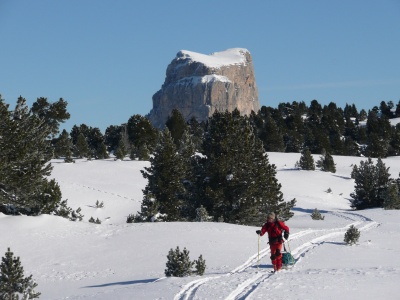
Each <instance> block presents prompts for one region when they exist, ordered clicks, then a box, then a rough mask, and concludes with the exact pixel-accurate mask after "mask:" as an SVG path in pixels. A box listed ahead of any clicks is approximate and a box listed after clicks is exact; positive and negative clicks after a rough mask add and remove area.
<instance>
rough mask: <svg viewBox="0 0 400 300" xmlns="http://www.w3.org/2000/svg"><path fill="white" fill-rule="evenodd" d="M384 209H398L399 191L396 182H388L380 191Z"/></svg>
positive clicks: (399, 207) (399, 204)
mask: <svg viewBox="0 0 400 300" xmlns="http://www.w3.org/2000/svg"><path fill="white" fill-rule="evenodd" d="M382 198H383V208H384V209H400V193H399V187H398V185H397V184H396V183H390V184H389V185H388V187H387V188H386V190H384V191H383V192H382Z"/></svg>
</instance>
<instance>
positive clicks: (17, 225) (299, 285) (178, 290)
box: [0, 153, 400, 300]
mask: <svg viewBox="0 0 400 300" xmlns="http://www.w3.org/2000/svg"><path fill="white" fill-rule="evenodd" d="M268 155H269V159H270V162H271V163H273V164H275V165H276V167H277V178H278V180H279V182H280V183H281V184H282V192H283V193H284V197H285V199H286V200H288V201H289V200H291V199H293V198H296V199H297V205H296V207H295V209H294V213H295V216H294V217H293V218H291V219H290V220H289V221H288V222H286V224H287V225H288V226H289V227H290V229H291V230H290V231H291V234H290V240H289V244H287V247H290V249H291V252H292V254H293V256H294V258H295V259H296V264H295V265H294V267H293V268H292V269H289V270H283V271H281V272H278V273H275V274H271V273H269V272H268V271H269V270H271V264H270V259H269V256H270V254H269V250H268V245H267V239H266V238H265V237H262V238H260V240H258V236H257V235H256V233H255V231H256V230H257V229H259V227H252V226H239V225H233V224H225V223H196V222H193V223H180V222H174V223H141V224H128V223H126V218H127V216H128V215H129V214H131V213H136V212H137V211H138V210H139V209H140V202H141V200H142V189H143V188H144V187H145V185H146V181H145V180H144V179H143V177H142V175H141V173H140V170H142V169H143V168H144V167H145V166H148V165H149V163H148V162H141V161H130V160H125V161H114V160H112V159H109V160H99V161H90V162H88V161H86V160H77V161H76V163H74V164H66V163H63V162H62V161H61V160H54V161H53V166H54V170H53V173H52V177H54V178H56V180H57V181H58V182H59V184H60V186H61V189H62V192H63V199H68V204H69V206H71V207H72V208H74V209H76V208H78V207H81V208H82V213H83V214H84V216H85V217H84V220H83V221H82V222H71V221H68V220H66V219H63V218H60V217H55V216H49V215H42V216H38V217H27V216H6V215H3V214H0V230H1V233H2V234H1V239H0V255H1V256H4V253H5V252H6V251H7V247H10V248H11V251H13V252H14V255H16V256H20V258H21V263H22V265H23V267H24V270H25V272H26V275H30V274H32V275H33V279H35V280H36V281H37V283H38V288H37V291H39V292H41V293H42V295H41V297H40V299H52V300H54V299H96V300H97V299H100V300H102V299H140V300H147V299H173V300H183V299H212V300H214V299H229V300H233V299H352V300H354V299H398V292H399V287H398V282H400V261H399V259H398V257H399V255H400V211H390V210H388V211H386V210H382V209H370V210H362V211H353V210H351V209H350V207H349V199H350V197H349V194H350V193H351V192H353V190H354V181H353V180H352V179H351V178H350V173H351V170H352V166H353V165H354V164H359V162H360V161H361V160H366V159H365V158H359V157H344V156H333V158H334V160H335V163H336V169H337V172H336V173H334V174H333V173H325V172H321V171H318V170H317V171H301V170H298V169H296V168H295V167H294V165H295V163H296V161H298V160H299V159H300V154H298V153H290V154H288V153H286V154H285V153H268ZM318 158H319V156H318V155H316V156H314V159H318ZM383 162H384V163H385V164H386V166H387V167H390V169H389V172H390V173H391V174H392V177H393V178H397V176H398V174H399V171H400V157H390V158H387V159H383ZM329 188H330V189H331V190H332V192H331V193H327V190H328V189H329ZM97 200H98V201H99V202H104V207H103V208H96V205H95V203H96V201H97ZM315 208H318V210H319V211H320V212H321V214H322V215H323V216H325V220H323V221H315V220H312V219H311V217H310V214H311V213H312V211H313V210H314V209H315ZM92 216H93V218H95V219H96V218H99V219H100V220H101V221H102V224H92V223H89V222H88V220H89V218H90V217H92ZM261 225H262V224H260V226H261ZM350 225H355V226H356V227H357V228H358V229H359V230H360V231H361V237H360V240H359V242H358V244H357V245H354V246H347V245H345V244H344V243H343V238H344V234H345V232H346V230H347V228H348V227H349V226H350ZM258 242H260V254H259V257H260V260H259V261H258ZM177 246H179V247H180V249H183V248H185V247H186V249H188V250H189V251H190V258H191V259H192V260H195V259H197V258H198V257H199V256H200V254H202V255H203V258H204V259H205V260H206V264H207V268H206V272H205V274H204V275H203V276H190V277H184V278H166V277H165V275H164V269H165V264H166V261H167V258H166V257H167V254H168V251H169V250H170V249H171V248H173V249H175V248H176V247H177Z"/></svg>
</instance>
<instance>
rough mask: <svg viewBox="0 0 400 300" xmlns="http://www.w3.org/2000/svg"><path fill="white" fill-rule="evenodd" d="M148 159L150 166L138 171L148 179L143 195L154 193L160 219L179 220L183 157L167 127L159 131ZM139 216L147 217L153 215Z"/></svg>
mask: <svg viewBox="0 0 400 300" xmlns="http://www.w3.org/2000/svg"><path fill="white" fill-rule="evenodd" d="M150 163H151V166H150V167H145V168H144V169H145V170H144V171H141V172H142V175H143V177H144V178H146V179H147V180H148V183H147V185H146V188H145V189H144V190H143V193H144V197H145V199H146V197H147V196H149V195H152V196H153V197H154V199H155V201H156V204H157V206H158V209H159V213H160V214H161V215H163V216H164V219H163V220H164V221H179V220H183V219H184V216H183V213H182V211H183V209H184V207H185V203H184V194H185V187H184V183H183V181H184V179H185V172H184V166H183V161H182V159H181V158H180V156H179V153H178V152H177V149H176V146H175V144H174V142H173V140H172V137H171V134H170V132H169V130H168V128H166V129H165V130H164V131H163V132H162V134H161V137H160V140H159V143H158V144H157V146H156V148H155V150H154V153H153V156H152V157H151V158H150ZM142 213H143V212H142ZM143 217H145V218H146V219H149V218H150V219H151V218H152V217H154V216H149V215H146V216H143Z"/></svg>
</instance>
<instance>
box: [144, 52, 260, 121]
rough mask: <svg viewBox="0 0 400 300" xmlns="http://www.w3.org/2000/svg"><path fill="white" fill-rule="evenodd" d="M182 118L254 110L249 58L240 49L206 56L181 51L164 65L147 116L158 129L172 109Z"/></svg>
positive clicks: (256, 103) (256, 106) (254, 88)
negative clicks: (161, 80) (160, 81)
mask: <svg viewBox="0 0 400 300" xmlns="http://www.w3.org/2000/svg"><path fill="white" fill-rule="evenodd" d="M174 108H175V109H178V110H179V111H180V112H181V113H182V115H183V117H184V118H185V119H186V120H190V119H191V118H193V117H194V118H195V119H196V120H197V121H199V122H200V121H204V120H206V119H207V118H208V117H210V116H211V115H212V114H213V113H214V112H215V111H216V110H218V111H220V112H224V111H226V110H227V111H229V112H231V111H233V110H234V109H236V108H237V109H238V110H239V111H240V113H241V114H242V115H249V114H250V113H251V111H252V110H253V111H258V110H259V109H260V103H259V100H258V90H257V85H256V79H255V75H254V68H253V60H252V57H251V54H250V52H249V51H248V50H247V49H244V48H232V49H228V50H225V51H221V52H215V53H212V54H210V55H205V54H201V53H196V52H192V51H187V50H181V51H179V52H178V53H177V55H176V57H175V58H174V59H173V60H172V61H171V63H170V64H169V65H168V67H167V71H166V78H165V82H164V84H163V85H162V87H161V89H160V90H159V91H158V92H157V93H155V94H154V95H153V109H152V110H151V111H150V113H149V115H148V117H149V119H150V121H151V122H152V124H153V125H154V126H156V127H159V128H162V127H164V125H165V122H166V121H167V118H168V116H169V115H170V113H171V111H172V110H173V109H174Z"/></svg>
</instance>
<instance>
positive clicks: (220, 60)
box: [176, 48, 250, 68]
mask: <svg viewBox="0 0 400 300" xmlns="http://www.w3.org/2000/svg"><path fill="white" fill-rule="evenodd" d="M246 53H250V52H249V51H248V50H247V49H244V48H231V49H227V50H225V51H221V52H214V53H211V54H210V55H206V54H201V53H197V52H192V51H188V50H181V51H179V52H178V54H177V55H176V56H177V59H178V60H188V61H189V62H199V63H202V64H204V65H205V66H207V67H210V68H220V67H222V66H229V65H236V64H245V63H246V57H245V55H246Z"/></svg>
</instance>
